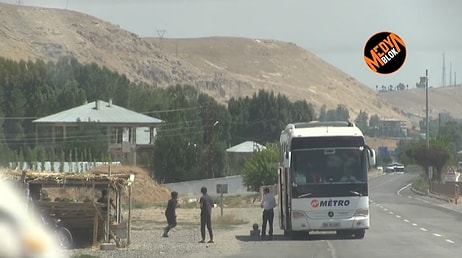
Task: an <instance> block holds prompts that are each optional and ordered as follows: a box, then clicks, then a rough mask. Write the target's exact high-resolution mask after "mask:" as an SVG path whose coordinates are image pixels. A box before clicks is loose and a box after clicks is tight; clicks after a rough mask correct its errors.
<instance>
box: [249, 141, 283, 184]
mask: <svg viewBox="0 0 462 258" xmlns="http://www.w3.org/2000/svg"><path fill="white" fill-rule="evenodd" d="M278 153H279V149H278V145H277V144H267V145H266V149H263V150H260V151H256V152H254V153H253V156H252V157H251V158H250V159H248V160H247V161H246V162H245V163H244V168H243V170H242V173H241V175H242V180H243V182H244V185H245V186H246V187H247V189H248V190H250V191H259V189H260V187H261V186H263V185H273V184H276V183H277V170H276V169H275V168H272V167H271V166H270V164H271V163H276V162H277V161H278V155H279V154H278Z"/></svg>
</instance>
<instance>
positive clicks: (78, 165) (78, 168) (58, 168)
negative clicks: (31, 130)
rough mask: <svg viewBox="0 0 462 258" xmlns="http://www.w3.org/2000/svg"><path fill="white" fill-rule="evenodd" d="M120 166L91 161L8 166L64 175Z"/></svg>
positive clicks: (114, 163) (23, 163) (27, 163)
mask: <svg viewBox="0 0 462 258" xmlns="http://www.w3.org/2000/svg"><path fill="white" fill-rule="evenodd" d="M108 164H111V166H120V165H121V163H120V162H119V161H114V162H96V161H95V162H89V161H78V162H52V161H45V162H38V161H32V162H10V163H9V164H8V166H9V168H10V169H17V170H29V169H30V170H35V171H52V172H64V173H82V172H86V171H88V170H91V169H93V168H95V167H99V166H102V165H108Z"/></svg>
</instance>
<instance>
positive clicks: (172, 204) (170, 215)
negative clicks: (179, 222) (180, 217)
mask: <svg viewBox="0 0 462 258" xmlns="http://www.w3.org/2000/svg"><path fill="white" fill-rule="evenodd" d="M170 195H171V196H172V198H171V199H170V200H168V203H167V209H165V217H166V218H167V224H168V225H167V227H165V229H164V234H163V235H162V236H163V237H168V231H170V229H172V228H174V227H175V226H176V213H175V209H176V205H177V199H178V193H177V192H175V191H173V192H172V193H171V194H170Z"/></svg>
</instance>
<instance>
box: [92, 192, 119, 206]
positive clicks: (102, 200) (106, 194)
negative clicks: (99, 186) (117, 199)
mask: <svg viewBox="0 0 462 258" xmlns="http://www.w3.org/2000/svg"><path fill="white" fill-rule="evenodd" d="M108 198H109V192H108V190H107V189H103V190H101V197H100V198H99V199H98V200H97V201H96V202H98V203H101V204H102V206H103V208H102V210H103V211H108V207H107V202H108ZM109 205H111V206H112V208H114V209H115V208H116V206H115V204H114V200H112V198H109Z"/></svg>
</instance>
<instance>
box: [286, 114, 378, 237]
mask: <svg viewBox="0 0 462 258" xmlns="http://www.w3.org/2000/svg"><path fill="white" fill-rule="evenodd" d="M279 165H280V166H279V169H278V193H279V194H278V199H279V200H278V203H279V207H278V213H279V224H280V227H281V229H283V230H284V235H290V236H293V237H294V236H295V237H301V236H304V235H307V234H308V233H309V232H310V231H333V232H336V233H337V234H338V235H339V236H354V237H355V238H364V235H365V232H366V229H368V228H369V194H368V180H367V171H368V168H369V166H373V165H375V153H374V151H373V150H372V149H371V148H369V147H368V146H367V145H365V142H364V136H363V134H362V132H361V130H360V129H359V128H358V127H356V126H355V125H354V124H353V123H351V122H343V121H338V122H317V121H313V122H306V123H293V124H288V125H287V126H286V128H285V129H284V130H283V131H282V132H281V138H280V162H279Z"/></svg>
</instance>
